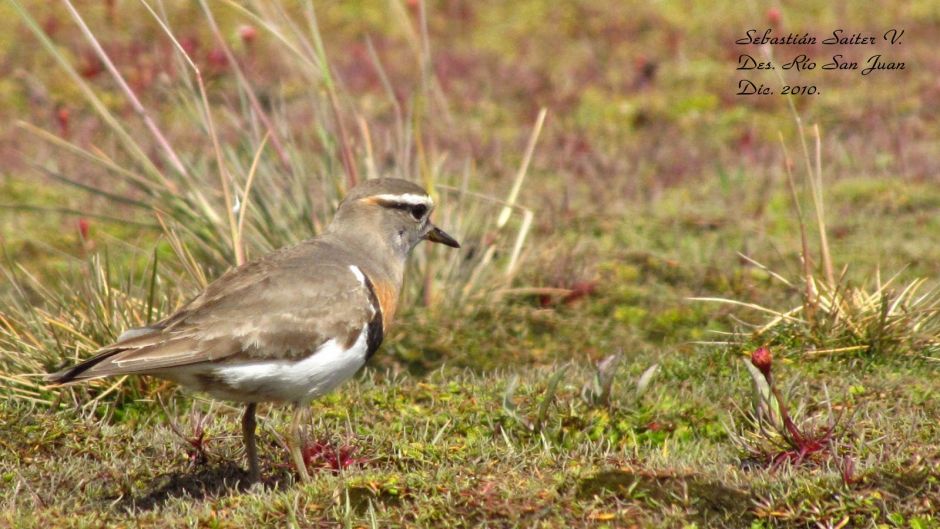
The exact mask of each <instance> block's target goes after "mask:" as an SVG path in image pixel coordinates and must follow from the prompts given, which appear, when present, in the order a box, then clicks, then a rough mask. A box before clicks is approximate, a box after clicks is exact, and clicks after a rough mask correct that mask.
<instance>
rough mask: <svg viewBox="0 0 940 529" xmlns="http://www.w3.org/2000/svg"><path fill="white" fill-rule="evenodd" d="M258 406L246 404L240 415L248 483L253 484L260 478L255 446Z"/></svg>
mask: <svg viewBox="0 0 940 529" xmlns="http://www.w3.org/2000/svg"><path fill="white" fill-rule="evenodd" d="M257 407H258V404H257V403H255V402H250V403H248V406H246V407H245V414H244V415H242V436H243V437H244V439H245V456H246V457H248V481H250V482H251V483H255V482H256V481H258V479H259V478H260V477H261V472H260V471H259V470H258V446H257V445H256V444H255V427H256V426H257V423H256V422H255V409H256V408H257Z"/></svg>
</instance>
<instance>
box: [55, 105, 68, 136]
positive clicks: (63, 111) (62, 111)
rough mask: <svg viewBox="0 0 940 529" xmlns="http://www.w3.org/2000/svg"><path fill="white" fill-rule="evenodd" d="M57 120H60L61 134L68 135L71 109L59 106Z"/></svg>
mask: <svg viewBox="0 0 940 529" xmlns="http://www.w3.org/2000/svg"><path fill="white" fill-rule="evenodd" d="M55 118H56V121H58V122H59V134H61V135H63V136H68V134H69V109H68V107H59V108H58V110H56V112H55Z"/></svg>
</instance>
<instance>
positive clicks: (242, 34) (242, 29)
mask: <svg viewBox="0 0 940 529" xmlns="http://www.w3.org/2000/svg"><path fill="white" fill-rule="evenodd" d="M238 37H239V38H240V39H242V42H243V43H245V45H246V46H247V45H249V44H251V43H252V42H254V41H255V39H256V38H258V30H257V29H255V27H254V26H249V25H248V24H244V25H241V26H238Z"/></svg>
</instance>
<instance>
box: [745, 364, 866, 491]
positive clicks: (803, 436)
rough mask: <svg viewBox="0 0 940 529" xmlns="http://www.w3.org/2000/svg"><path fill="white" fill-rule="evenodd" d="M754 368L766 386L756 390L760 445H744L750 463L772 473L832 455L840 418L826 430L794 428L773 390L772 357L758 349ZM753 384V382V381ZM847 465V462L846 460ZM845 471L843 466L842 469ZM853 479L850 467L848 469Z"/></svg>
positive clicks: (809, 427) (821, 460)
mask: <svg viewBox="0 0 940 529" xmlns="http://www.w3.org/2000/svg"><path fill="white" fill-rule="evenodd" d="M751 365H752V366H754V367H755V368H756V369H757V371H758V372H759V373H760V376H762V377H763V379H764V381H765V382H766V384H767V390H766V391H761V390H758V391H757V393H758V396H757V398H758V399H759V400H760V402H759V403H758V408H759V410H763V413H758V416H757V421H756V422H757V423H758V425H759V432H760V437H761V440H762V441H768V442H758V443H748V444H749V452H751V455H752V459H756V460H757V461H760V462H762V463H764V464H766V465H767V466H768V467H769V468H770V469H771V470H772V471H776V470H777V469H779V468H780V467H781V466H782V465H784V464H790V465H791V466H799V465H801V464H804V463H809V462H816V463H821V462H823V461H827V460H829V459H830V457H831V456H832V455H833V453H832V451H833V446H834V443H835V440H836V438H837V434H836V427H837V425H838V424H839V419H840V418H841V416H840V417H836V418H835V419H834V420H832V419H830V420H829V421H828V426H825V427H821V428H820V427H817V426H816V425H804V426H802V427H801V426H798V425H797V424H796V422H795V421H794V420H793V418H792V417H791V415H790V411H789V408H788V407H787V403H786V400H785V399H784V397H783V395H782V394H781V392H780V390H779V388H778V387H777V384H776V381H775V379H774V376H773V354H772V353H771V352H770V349H768V348H767V347H759V348H757V349H756V350H754V352H752V353H751ZM755 382H757V380H756V379H755ZM848 461H851V459H848ZM843 468H846V465H843ZM849 475H850V476H852V475H854V465H852V466H851V469H849Z"/></svg>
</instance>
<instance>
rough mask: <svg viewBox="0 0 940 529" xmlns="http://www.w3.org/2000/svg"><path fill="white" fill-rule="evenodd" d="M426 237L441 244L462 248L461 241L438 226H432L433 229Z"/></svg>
mask: <svg viewBox="0 0 940 529" xmlns="http://www.w3.org/2000/svg"><path fill="white" fill-rule="evenodd" d="M424 238H425V239H427V240H429V241H431V242H439V243H441V244H444V245H447V246H450V247H451V248H460V243H459V242H457V240H456V239H454V238H453V237H451V236H450V235H447V233H445V232H444V230H442V229H440V228H438V227H437V226H433V225H432V226H431V231H429V232H428V233H427V235H425V236H424Z"/></svg>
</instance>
